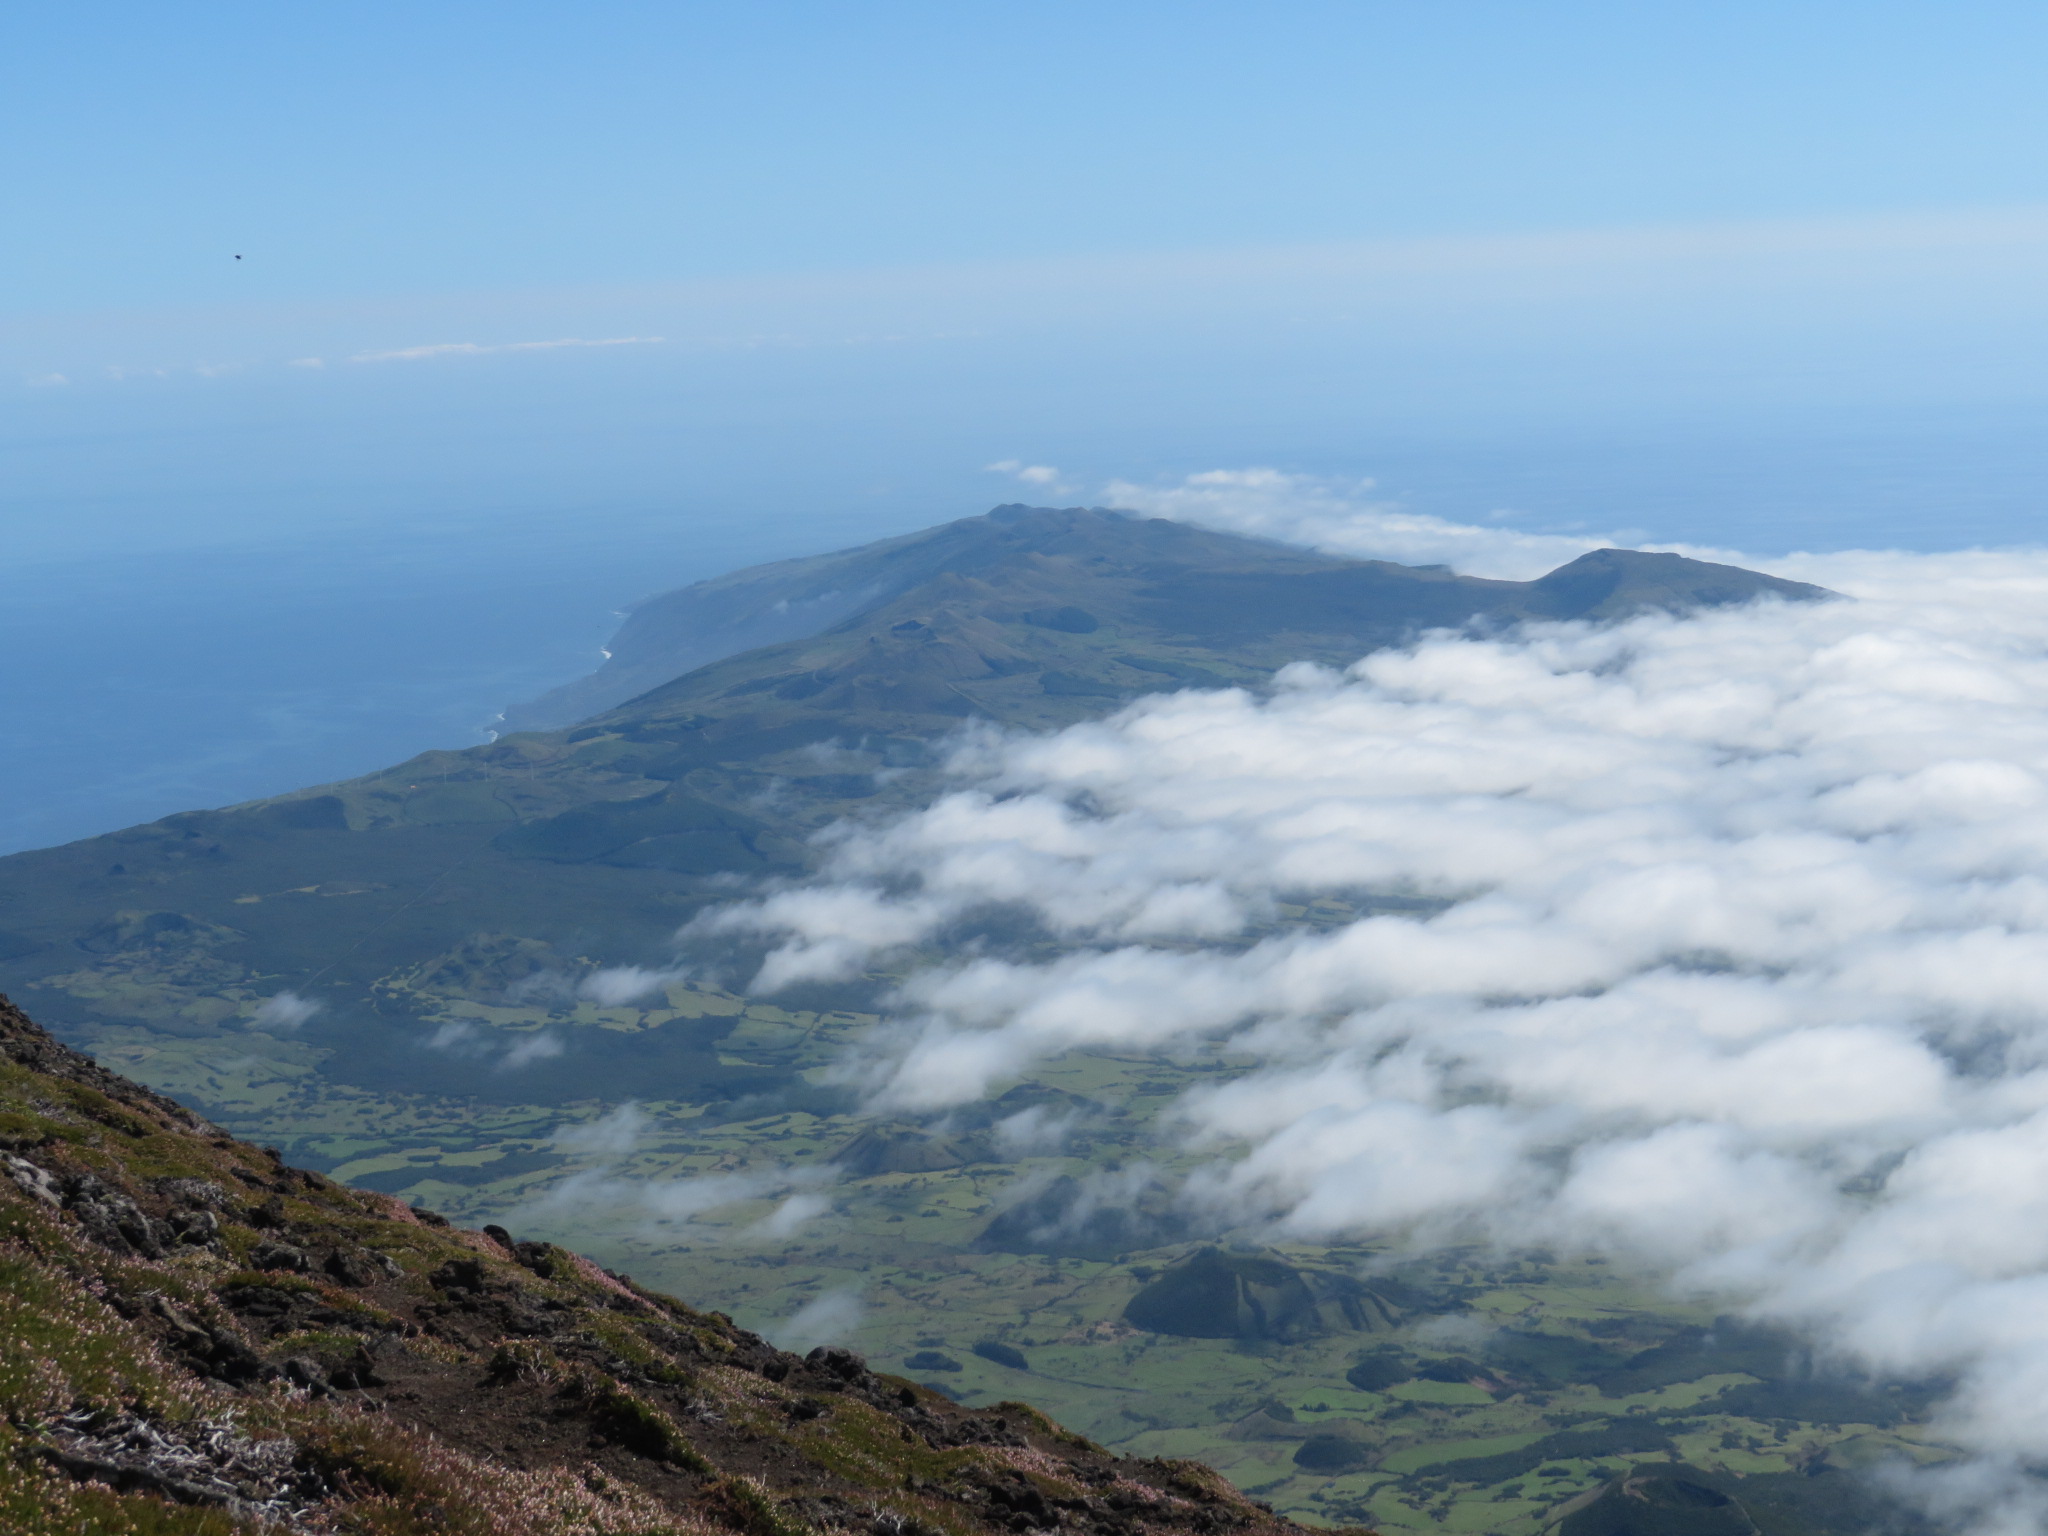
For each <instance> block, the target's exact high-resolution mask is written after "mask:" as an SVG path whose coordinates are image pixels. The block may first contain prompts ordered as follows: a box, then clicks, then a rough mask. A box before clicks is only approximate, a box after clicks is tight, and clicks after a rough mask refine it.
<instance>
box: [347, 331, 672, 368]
mask: <svg viewBox="0 0 2048 1536" xmlns="http://www.w3.org/2000/svg"><path fill="white" fill-rule="evenodd" d="M662 340H663V338H662V337H660V336H607V337H604V338H602V339H599V340H594V341H585V340H583V339H582V338H581V337H576V336H565V337H563V338H561V339H560V340H558V341H501V342H494V343H488V344H487V343H482V342H475V341H439V342H432V343H429V344H428V345H426V346H419V347H398V348H394V349H393V350H391V351H388V352H358V353H356V354H355V355H354V356H352V357H351V358H349V361H350V362H352V363H401V362H417V361H419V360H420V359H422V358H428V357H480V356H482V355H483V354H485V353H487V352H552V351H554V350H556V349H557V348H560V347H651V346H658V345H660V344H661V342H662ZM310 366H316V367H317V366H320V364H319V362H318V359H313V360H311V363H310Z"/></svg>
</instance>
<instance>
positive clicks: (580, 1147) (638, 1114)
mask: <svg viewBox="0 0 2048 1536" xmlns="http://www.w3.org/2000/svg"><path fill="white" fill-rule="evenodd" d="M651 1123H652V1121H651V1120H650V1119H649V1117H648V1114H647V1112H646V1111H645V1110H643V1109H642V1108H641V1107H640V1106H639V1105H638V1104H633V1103H626V1104H621V1105H620V1106H619V1107H618V1108H617V1109H615V1110H613V1111H611V1113H609V1114H607V1115H603V1116H601V1117H600V1118H598V1119H596V1120H582V1121H578V1122H576V1123H575V1124H573V1125H564V1126H560V1127H558V1128H557V1129H556V1131H555V1134H554V1135H553V1136H552V1137H550V1138H549V1140H550V1142H551V1144H552V1145H554V1146H556V1147H558V1148H560V1149H561V1150H562V1151H564V1152H592V1153H596V1154H597V1155H598V1156H600V1157H607V1158H620V1157H626V1156H628V1155H630V1154H631V1153H632V1152H633V1151H634V1150H635V1149H636V1148H637V1147H638V1146H639V1145H640V1139H641V1137H642V1136H644V1135H645V1134H646V1133H647V1127H648V1126H649V1125H650V1124H651Z"/></svg>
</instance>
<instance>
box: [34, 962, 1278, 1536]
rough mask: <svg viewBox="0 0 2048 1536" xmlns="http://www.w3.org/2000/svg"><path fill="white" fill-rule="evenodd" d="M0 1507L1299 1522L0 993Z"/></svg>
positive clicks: (177, 1519)
mask: <svg viewBox="0 0 2048 1536" xmlns="http://www.w3.org/2000/svg"><path fill="white" fill-rule="evenodd" d="M0 1173H4V1174H5V1177H0V1416H4V1417H0V1528H4V1529H5V1530H7V1531H10V1532H16V1533H20V1536H40V1533H50V1536H55V1533H57V1532H60V1531H61V1532H66V1533H75V1532H80V1531H88V1532H93V1533H108V1536H116V1533H124V1536H144V1533H148V1536H159V1533H162V1536H169V1533H180V1536H187V1533H189V1536H227V1533H230V1532H243V1531H246V1532H251V1533H254V1532H257V1531H276V1530H288V1531H304V1532H350V1533H363V1536H373V1533H374V1536H415V1533H420V1536H424V1533H427V1532H434V1533H438V1536H449V1533H457V1536H470V1533H473V1536H523V1533H532V1536H543V1533H545V1536H561V1533H572V1532H590V1533H607V1536H609V1533H622V1536H623V1533H635V1536H643V1533H644V1536H654V1533H658V1532H684V1531H688V1532H706V1533H709V1532H717V1531H729V1532H739V1533H743V1536H805V1533H830V1532H841V1531H855V1532H861V1533H864V1536H870V1533H871V1536H912V1533H922V1536H940V1533H958V1536H970V1533H980V1532H992V1531H997V1530H1001V1531H1005V1532H1027V1531H1044V1532H1054V1531H1060V1532H1072V1533H1087V1536H1155V1533H1156V1536H1165V1533H1169V1532H1196V1533H1218V1532H1225V1531H1230V1532H1243V1533H1246V1536H1280V1533H1282V1532H1288V1531H1298V1530H1299V1529H1300V1527H1297V1526H1293V1525H1291V1524H1290V1523H1289V1522H1287V1521H1284V1520H1281V1519H1278V1518H1276V1517H1275V1516H1274V1515H1272V1514H1271V1513H1270V1512H1269V1511H1267V1510H1266V1509H1265V1508H1263V1507H1262V1506H1259V1505H1256V1504H1254V1503H1251V1502H1249V1501H1247V1500H1246V1499H1244V1498H1243V1497H1242V1496H1240V1495H1239V1494H1237V1493H1236V1492H1234V1491H1233V1490H1232V1489H1231V1488H1230V1487H1229V1486H1228V1485H1227V1484H1226V1483H1225V1482H1224V1481H1223V1480H1222V1479H1221V1478H1220V1477H1218V1476H1217V1475H1216V1474H1215V1473H1214V1472H1212V1471H1210V1470H1209V1469H1207V1468H1205V1467H1203V1466H1200V1465H1199V1464H1196V1463H1193V1462H1183V1461H1159V1460H1135V1459H1129V1458H1120V1457H1116V1456H1112V1455H1110V1454H1108V1453H1107V1452H1105V1451H1103V1450H1101V1449H1100V1448H1098V1447H1096V1446H1094V1445H1092V1444H1091V1443H1089V1442H1088V1441H1086V1440H1083V1439H1081V1438H1080V1437H1078V1436H1075V1435H1072V1434H1069V1433H1067V1432H1066V1431H1063V1430H1062V1429H1060V1428H1059V1427H1058V1426H1057V1425H1055V1424H1054V1423H1052V1422H1051V1421H1050V1420H1048V1419H1047V1418H1045V1417H1044V1415H1042V1414H1040V1413H1038V1412H1036V1411H1035V1410H1033V1409H1031V1408H1029V1407H1026V1406H1024V1405H1022V1404H1001V1405H998V1406H997V1407H995V1408H993V1409H988V1410H984V1411H969V1410H966V1409H963V1408H960V1407H957V1406H956V1405H954V1404H953V1403H951V1402H949V1401H948V1400H946V1399H945V1398H944V1397H942V1396H939V1395H938V1394H936V1393H934V1392H932V1391H930V1390H929V1389H926V1388H923V1387H919V1386H917V1385H914V1384H913V1383H911V1382H908V1381H904V1380H901V1379H899V1378H896V1377H890V1376H881V1375H877V1374H875V1373H874V1372H871V1371H869V1370H868V1369H867V1368H866V1367H865V1366H864V1364H863V1363H862V1362H861V1360H860V1359H859V1357H858V1356H855V1355H853V1354H851V1353H849V1352H847V1351H844V1350H840V1349H818V1350H813V1351H812V1352H811V1353H810V1354H809V1355H807V1356H803V1357H799V1356H796V1355H793V1354H788V1353H785V1352H783V1351H781V1350H778V1349H775V1348H774V1347H773V1346H771V1345H769V1344H767V1343H765V1342H764V1341H763V1340H761V1339H760V1338H758V1337H757V1336H755V1335H753V1334H751V1333H747V1332H745V1331H744V1330H742V1329H740V1328H737V1327H735V1326H734V1325H733V1324H732V1323H731V1322H730V1321H729V1320H728V1319H727V1318H725V1317H724V1316H722V1315H721V1314H718V1313H715V1312H714V1313H704V1312H698V1311H695V1310H693V1309H692V1308H690V1307H687V1306H685V1305H683V1304H682V1303H681V1302H678V1301H675V1300H672V1299H671V1298H669V1297H666V1296H661V1295H657V1294H654V1293H652V1292H649V1291H646V1290H643V1289H641V1288H639V1287H637V1286H635V1285H634V1284H632V1282H630V1281H628V1280H626V1279H624V1278H623V1277H620V1276H616V1275H612V1274H609V1273H607V1272H605V1271H604V1270H601V1269H599V1268H598V1267H597V1266H596V1265H594V1264H592V1263H591V1262H590V1261H589V1260H587V1259H583V1258H580V1257H579V1256H577V1255H575V1254H572V1253H568V1252H566V1251H564V1250H562V1249H559V1248H555V1247H551V1246H549V1245H546V1244H538V1243H522V1242H516V1241H514V1240H513V1239H512V1238H511V1237H510V1236H509V1235H508V1234H506V1233H505V1232H503V1231H502V1230H500V1229H498V1228H486V1229H485V1230H484V1231H483V1232H469V1231H463V1230H460V1229H458V1228H454V1227H451V1226H450V1225H449V1224H448V1223H447V1222H446V1221H444V1220H442V1219H441V1218H440V1217H438V1216H435V1215H433V1214H432V1213H430V1212H425V1211H415V1210H410V1209H408V1208H406V1207H405V1206H403V1205H401V1204H399V1203H398V1202H397V1201H395V1200H393V1199H391V1198H390V1197H388V1196H381V1195H377V1194H372V1193H368V1192H364V1191H359V1190H351V1189H347V1188H344V1187H342V1186H340V1185H337V1184H334V1183H332V1182H331V1181H329V1180H327V1179H325V1178H323V1177H321V1176H320V1175H319V1174H316V1173H308V1172H305V1171H302V1170H298V1169H293V1168H290V1167H287V1166H285V1165H284V1163H283V1162H282V1161H281V1160H280V1159H279V1158H278V1156H277V1155H276V1154H275V1153H274V1152H268V1151H263V1150H259V1149H258V1148H256V1147H253V1146H250V1145H248V1144H247V1143H244V1142H238V1141H236V1140H234V1139H232V1138H231V1137H229V1136H227V1135H226V1134H224V1133H223V1132H221V1131H220V1130H219V1129H217V1128H216V1127H214V1126H211V1125H209V1124H207V1123H206V1122H205V1121H203V1120H200V1119H199V1118H198V1117H196V1116H194V1115H193V1114H191V1113H190V1112H188V1111H187V1110H185V1109H183V1108H182V1107H180V1106H179V1105H177V1104H175V1103H173V1102H172V1101H170V1100H168V1099H165V1098H162V1097H160V1096H158V1095H156V1094H154V1093H151V1092H150V1091H149V1090H147V1089H145V1088H142V1087H139V1086H138V1085H136V1084H134V1083H131V1082H129V1081H127V1080H126V1079H125V1078H122V1077H119V1076H117V1075H115V1074H113V1073H111V1072H108V1071H106V1070H105V1069H103V1068H101V1067H99V1066H97V1065H95V1064H94V1063H93V1062H91V1061H90V1060H88V1059H87V1058H85V1057H83V1056H80V1055H78V1054H76V1053H75V1052H73V1051H71V1050H69V1049H67V1048H66V1047H64V1046H62V1045H60V1044H58V1043H57V1042H56V1041H54V1040H52V1039H51V1038H50V1037H49V1036H48V1035H46V1034H45V1033H44V1032H43V1031H42V1030H41V1029H40V1028H38V1027H37V1026H36V1025H35V1024H33V1023H32V1022H30V1020H29V1019H28V1018H27V1017H26V1016H25V1015H23V1014H22V1013H21V1012H20V1010H19V1009H17V1008H15V1007H14V1006H13V1005H12V1004H11V1003H9V1002H8V1001H7V1000H6V999H5V998H0Z"/></svg>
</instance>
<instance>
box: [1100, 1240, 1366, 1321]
mask: <svg viewBox="0 0 2048 1536" xmlns="http://www.w3.org/2000/svg"><path fill="white" fill-rule="evenodd" d="M1398 1315H1399V1314H1398V1312H1397V1311H1396V1309H1395V1308H1394V1307H1393V1306H1392V1305H1391V1304H1390V1303H1388V1302H1387V1301H1385V1300H1384V1299H1382V1298H1381V1297H1380V1296H1379V1295H1378V1294H1376V1293H1375V1292H1373V1291H1372V1290H1370V1289H1369V1288H1367V1287H1366V1286H1365V1285H1363V1284H1361V1283H1360V1282H1358V1281H1356V1280H1353V1279H1351V1278H1350V1277H1348V1276H1345V1275H1332V1274H1326V1273H1321V1272H1316V1271H1309V1270H1302V1269H1297V1268H1296V1267H1295V1266H1293V1265H1291V1264H1288V1263H1286V1262H1284V1261H1283V1260H1280V1259H1277V1258H1274V1257H1273V1256H1272V1255H1270V1254H1264V1253H1235V1252H1226V1251H1225V1250H1224V1249H1221V1248H1215V1247H1209V1248H1201V1249H1198V1250H1197V1251H1196V1252H1195V1253H1193V1254H1191V1255H1190V1256H1189V1257H1187V1258H1185V1259H1183V1260H1182V1261H1181V1262H1180V1263H1178V1264H1176V1265H1174V1266H1173V1268H1171V1269H1169V1270H1167V1271H1166V1273H1165V1274H1163V1275H1161V1276H1159V1278H1158V1279H1156V1280H1154V1281H1152V1282H1151V1283H1150V1284H1149V1285H1147V1286H1146V1287H1145V1288H1144V1289H1143V1290H1141V1291H1139V1292H1138V1294H1137V1295H1135V1296H1133V1297H1132V1298H1131V1299H1130V1302H1129V1303H1128V1304H1127V1305H1126V1306H1125V1308H1124V1320H1125V1321H1126V1322H1128V1323H1130V1324H1131V1326H1132V1327H1134V1328H1143V1329H1145V1330H1146V1331H1147V1332H1149V1333H1168V1334H1177V1335H1179V1336H1180V1337H1182V1338H1189V1339H1282V1340H1286V1339H1302V1338H1311V1337H1314V1336H1315V1335H1318V1334H1323V1333H1331V1332H1339V1331H1345V1330H1351V1331H1358V1332H1364V1331H1367V1330H1371V1329H1381V1328H1387V1327H1390V1326H1392V1325H1393V1323H1394V1322H1395V1321H1396V1319H1397V1317H1398Z"/></svg>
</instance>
